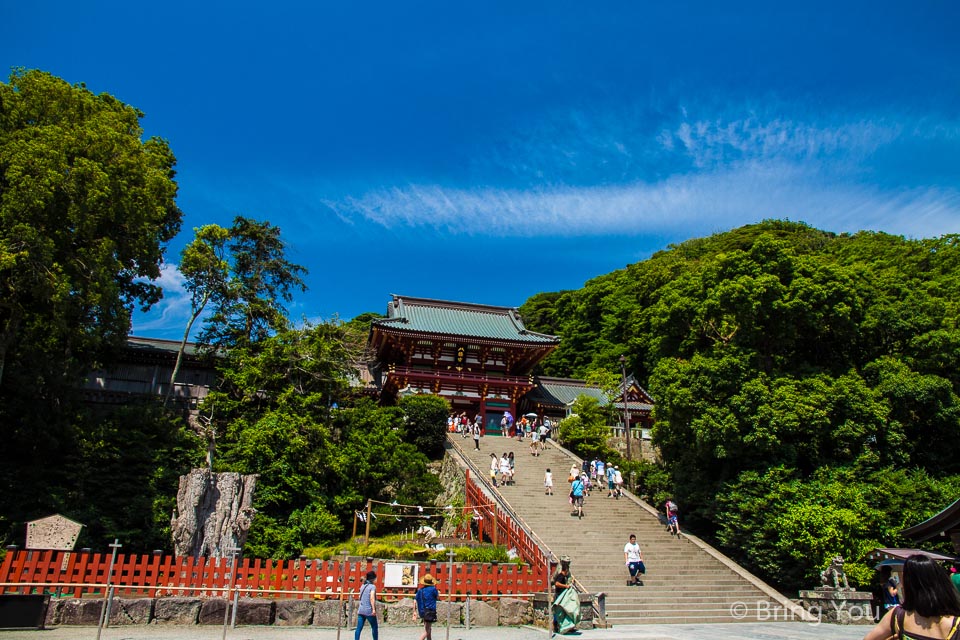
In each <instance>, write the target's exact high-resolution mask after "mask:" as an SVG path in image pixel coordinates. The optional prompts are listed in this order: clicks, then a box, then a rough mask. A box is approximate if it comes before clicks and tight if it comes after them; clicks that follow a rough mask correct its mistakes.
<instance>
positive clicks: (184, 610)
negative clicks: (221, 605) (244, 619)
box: [153, 598, 223, 624]
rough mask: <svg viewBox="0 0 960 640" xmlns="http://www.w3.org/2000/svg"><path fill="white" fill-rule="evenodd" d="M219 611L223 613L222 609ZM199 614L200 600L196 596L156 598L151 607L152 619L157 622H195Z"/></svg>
mask: <svg viewBox="0 0 960 640" xmlns="http://www.w3.org/2000/svg"><path fill="white" fill-rule="evenodd" d="M213 599H214V600H215V599H216V598H213ZM220 612H221V613H223V609H220ZM199 615H200V600H198V599H197V598H158V599H157V603H156V604H155V605H154V607H153V619H154V621H155V622H156V623H157V624H197V618H198V617H199ZM220 622H221V623H222V622H223V618H221V619H220Z"/></svg>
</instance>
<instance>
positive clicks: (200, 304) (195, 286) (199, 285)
mask: <svg viewBox="0 0 960 640" xmlns="http://www.w3.org/2000/svg"><path fill="white" fill-rule="evenodd" d="M194 233H195V236H194V239H193V241H192V242H191V243H190V244H188V245H187V246H186V247H184V249H183V251H182V252H181V253H180V273H181V275H183V279H184V288H185V289H186V290H187V291H188V292H189V293H190V318H189V319H188V320H187V326H186V328H185V329H184V330H183V339H182V340H181V341H180V348H179V349H178V350H177V362H176V364H175V365H174V367H173V373H171V374H170V386H169V388H168V389H167V395H166V398H165V402H169V400H170V397H171V396H172V395H173V389H174V383H175V382H176V379H177V373H178V372H179V371H180V364H181V362H182V361H183V353H184V350H185V349H186V347H187V341H188V340H189V339H190V332H191V331H192V330H193V325H194V323H195V322H196V321H197V319H198V318H199V317H200V315H201V314H202V313H203V311H204V309H205V308H206V307H207V303H209V302H210V300H212V299H216V298H219V297H222V296H224V295H225V293H226V288H227V278H228V276H229V272H230V264H229V263H228V262H227V260H226V245H227V240H228V239H229V232H228V231H227V230H226V229H224V228H223V227H221V226H219V225H215V224H210V225H206V226H203V227H201V228H199V229H195V230H194Z"/></svg>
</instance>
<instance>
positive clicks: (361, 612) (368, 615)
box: [353, 571, 380, 640]
mask: <svg viewBox="0 0 960 640" xmlns="http://www.w3.org/2000/svg"><path fill="white" fill-rule="evenodd" d="M376 580H377V572H376V571H367V579H366V580H364V582H363V586H361V587H360V598H359V600H360V607H359V608H358V609H357V630H356V632H355V633H354V634H353V640H360V632H362V631H363V623H364V622H369V623H370V631H372V632H373V640H379V638H380V635H379V630H378V629H377V586H376V584H375V582H376Z"/></svg>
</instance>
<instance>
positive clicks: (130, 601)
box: [110, 598, 153, 626]
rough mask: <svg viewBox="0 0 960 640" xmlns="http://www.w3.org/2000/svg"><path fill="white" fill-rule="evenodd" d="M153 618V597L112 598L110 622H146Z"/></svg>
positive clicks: (119, 623)
mask: <svg viewBox="0 0 960 640" xmlns="http://www.w3.org/2000/svg"><path fill="white" fill-rule="evenodd" d="M152 618H153V598H114V599H113V602H111V603H110V624H112V625H117V626H119V625H126V624H147V623H148V622H150V620H151V619H152Z"/></svg>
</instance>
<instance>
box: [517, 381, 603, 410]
mask: <svg viewBox="0 0 960 640" xmlns="http://www.w3.org/2000/svg"><path fill="white" fill-rule="evenodd" d="M539 383H540V385H539V386H538V387H537V388H536V389H535V390H534V391H533V392H532V394H531V395H528V396H527V399H528V400H533V401H534V402H540V403H542V404H553V405H568V404H572V403H573V401H574V400H576V399H577V398H578V397H580V396H589V397H591V398H596V399H597V400H598V401H599V402H600V405H601V406H602V405H605V404H607V402H608V400H607V395H606V394H605V393H604V392H603V389H600V388H598V387H592V386H589V385H587V383H586V382H584V381H583V380H571V379H566V378H540V379H539Z"/></svg>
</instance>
